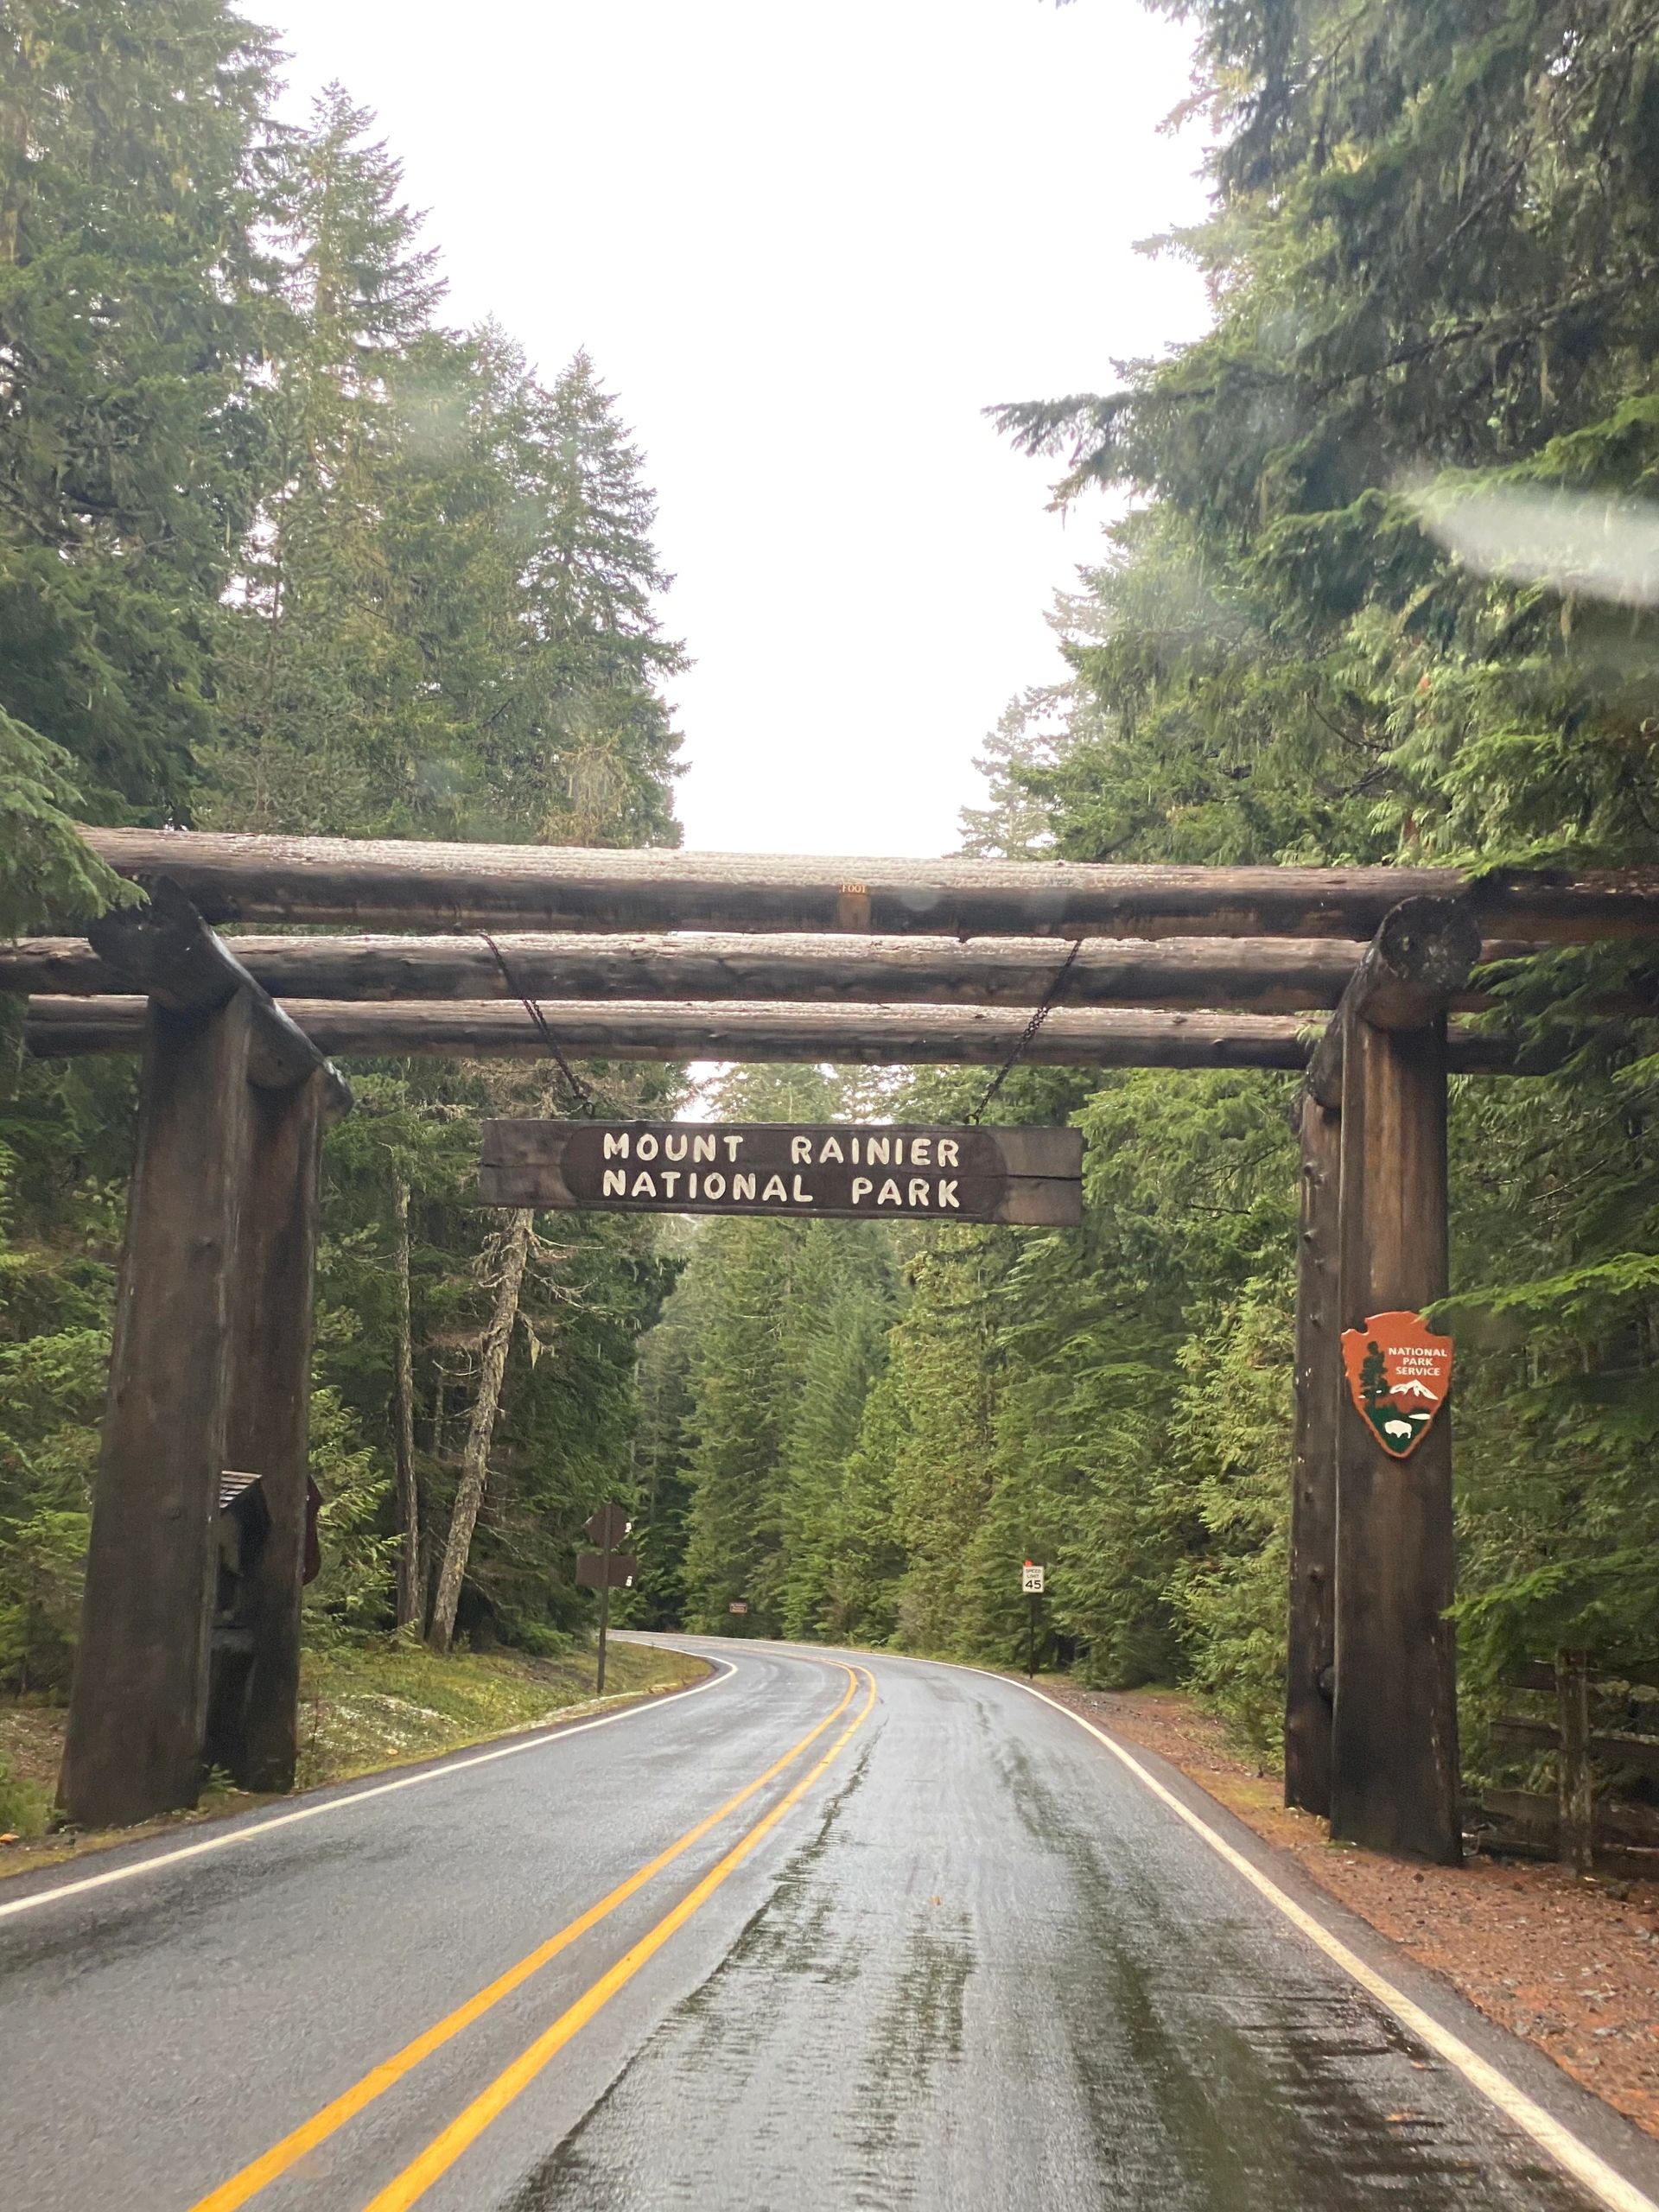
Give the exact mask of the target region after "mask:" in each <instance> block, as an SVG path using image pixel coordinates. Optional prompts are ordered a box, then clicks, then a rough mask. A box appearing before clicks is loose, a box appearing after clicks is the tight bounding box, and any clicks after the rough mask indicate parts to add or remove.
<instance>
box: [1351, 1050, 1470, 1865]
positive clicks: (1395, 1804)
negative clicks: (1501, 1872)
mask: <svg viewBox="0 0 1659 2212" xmlns="http://www.w3.org/2000/svg"><path fill="white" fill-rule="evenodd" d="M1343 1022H1344V1032H1345V1034H1344V1046H1343V1052H1344V1065H1343V1107H1342V1188H1341V1210H1342V1211H1341V1226H1340V1232H1339V1249H1340V1258H1339V1273H1338V1280H1339V1284H1340V1291H1339V1297H1340V1307H1339V1314H1340V1320H1341V1325H1342V1326H1343V1327H1344V1329H1348V1328H1358V1327H1361V1326H1363V1324H1364V1322H1365V1320H1366V1319H1367V1317H1368V1316H1369V1315H1370V1314H1372V1313H1389V1312H1395V1311H1399V1310H1405V1311H1409V1312H1413V1313H1416V1312H1420V1311H1421V1308H1422V1307H1424V1306H1427V1305H1430V1304H1432V1303H1433V1300H1436V1299H1440V1298H1443V1297H1444V1296H1445V1295H1446V1035H1445V1025H1444V1023H1443V1022H1438V1023H1435V1024H1433V1026H1431V1027H1427V1028H1422V1029H1414V1030H1394V1031H1390V1030H1385V1029H1378V1028H1375V1027H1373V1026H1372V1025H1371V1024H1370V1022H1369V1021H1367V1020H1364V1018H1363V1015H1361V1014H1357V1012H1356V1011H1355V1010H1354V1009H1353V1007H1351V1006H1349V1007H1344V1014H1343ZM1337 1433H1338V1446H1337V1587H1336V1698H1335V1707H1334V1711H1333V1713H1332V1769H1331V1830H1332V1834H1333V1835H1334V1836H1337V1837H1338V1838H1340V1839H1342V1840H1344V1841H1348V1842H1352V1843H1361V1844H1364V1845H1365V1846H1366V1847H1368V1848H1369V1849H1370V1850H1373V1851H1386V1852H1392V1853H1402V1852H1403V1853H1413V1854H1415V1855H1416V1856H1418V1857H1421V1858H1425V1859H1435V1860H1438V1861H1440V1863H1441V1864H1443V1865H1447V1866H1453V1865H1456V1864H1457V1862H1458V1860H1459V1857H1460V1856H1461V1822H1460V1818H1459V1815H1460V1804H1459V1762H1458V1706H1457V1638H1456V1633H1455V1630H1453V1627H1452V1624H1451V1622H1449V1621H1448V1620H1447V1619H1446V1610H1447V1608H1448V1607H1449V1606H1450V1605H1451V1604H1452V1600H1453V1599H1454V1598H1455V1597H1456V1595H1457V1572H1456V1558H1455V1552H1454V1547H1453V1538H1452V1425H1451V1414H1450V1409H1449V1408H1446V1409H1445V1410H1443V1411H1442V1412H1441V1414H1440V1418H1439V1419H1438V1420H1437V1421H1435V1422H1434V1423H1433V1427H1431V1428H1430V1429H1429V1431H1428V1433H1427V1435H1426V1436H1425V1437H1424V1438H1423V1440H1422V1441H1421V1443H1420V1444H1419V1445H1418V1446H1417V1447H1416V1449H1415V1450H1414V1452H1412V1454H1411V1457H1410V1458H1409V1459H1394V1458H1392V1457H1391V1456H1390V1455H1389V1453H1388V1452H1385V1451H1384V1450H1383V1446H1382V1444H1381V1442H1380V1441H1379V1440H1378V1439H1377V1438H1376V1435H1375V1434H1374V1433H1373V1431H1372V1429H1371V1426H1370V1422H1369V1421H1365V1420H1364V1419H1363V1417H1362V1416H1361V1415H1360V1414H1359V1413H1358V1412H1357V1410H1356V1409H1355V1407H1354V1405H1353V1402H1352V1400H1351V1397H1350V1395H1349V1393H1348V1391H1347V1389H1346V1387H1345V1385H1344V1389H1343V1392H1342V1397H1341V1402H1340V1404H1339V1411H1338V1431H1337Z"/></svg>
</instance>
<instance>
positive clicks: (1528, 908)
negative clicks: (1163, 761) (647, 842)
mask: <svg viewBox="0 0 1659 2212" xmlns="http://www.w3.org/2000/svg"><path fill="white" fill-rule="evenodd" d="M83 834H84V835H85V836H86V842H87V844H88V845H89V846H90V847H91V848H92V851H93V852H95V853H96V854H97V855H99V858H100V859H102V860H104V861H107V862H108V864H109V865H110V866H111V868H115V869H116V870H118V873H120V874H123V875H125V876H129V877H130V878H132V879H133V880H136V881H138V882H142V883H148V882H149V880H151V879H152V878H154V877H156V876H158V875H166V876H170V877H171V878H172V879H173V880H175V882H177V883H178V884H179V885H180V887H181V888H182V889H183V890H184V891H185V893H187V894H188V896H189V897H190V899H193V900H194V903H195V905H196V906H197V907H198V909H199V910H200V912H201V913H202V914H203V915H204V916H205V917H206V918H207V919H208V920H209V921H210V922H244V923H259V922H303V923H308V924H313V925H334V926H338V927H346V928H350V927H353V926H356V927H362V926H365V925H380V926H382V927H386V926H391V927H402V928H410V929H426V930H430V929H433V928H443V929H451V930H480V929H488V930H493V931H495V930H502V929H507V930H512V929H526V928H531V929H544V930H549V929H550V930H582V931H587V930H617V929H645V930H737V931H775V930H782V931H789V930H814V931H819V930H822V931H838V932H842V933H847V934H851V935H855V936H857V935H870V934H876V935H885V936H906V937H909V936H917V935H920V936H931V937H959V938H969V937H981V936H992V935H995V936H1005V937H1006V936H1014V937H1058V938H1065V937H1080V936H1083V937H1095V936H1104V937H1137V938H1170V937H1178V938H1179V937H1195V936H1203V937H1297V938H1328V937H1345V938H1352V939H1356V940H1363V939H1366V938H1370V936H1371V935H1372V934H1373V933H1374V932H1375V931H1376V929H1377V927H1378V925H1380V924H1381V922H1382V921H1383V917H1384V916H1385V915H1386V914H1387V913H1388V912H1389V911H1390V910H1391V909H1392V908H1394V907H1395V906H1398V905H1399V904H1400V903H1401V901H1402V899H1409V898H1414V897H1433V898H1442V899H1465V900H1466V901H1467V902H1468V904H1469V905H1470V906H1471V911H1472V912H1474V913H1475V915H1476V917H1477V918H1478V920H1479V922H1480V924H1481V925H1482V927H1483V929H1484V931H1485V932H1486V934H1487V935H1489V936H1492V937H1510V938H1539V939H1544V940H1548V941H1549V942H1552V943H1556V944H1577V943H1583V942H1586V941H1588V940H1591V939H1595V938H1650V937H1653V936H1656V935H1659V874H1655V873H1652V872H1648V873H1626V874H1584V875H1578V876H1568V875H1566V874H1541V873H1509V874H1489V875H1484V876H1480V877H1471V876H1468V875H1465V874H1461V873H1459V871H1457V870H1455V869H1452V868H1276V867H1268V868H1172V867H1137V866H1123V865H1118V864H1098V863H1092V862H1070V861H979V860H961V859H952V860H918V861H906V860H891V859H885V858H877V859H868V858H858V859H821V858H802V857H795V856H785V855H763V854H733V853H688V852H683V851H677V850H667V849H644V850H623V851H585V850H582V849H577V848H572V847H554V846H532V845H477V844H429V843H420V842H413V841H409V842H404V841H390V840H387V841H380V842H374V841H360V840H352V839H347V838H340V837H251V836H221V835H206V834H201V833H198V832H194V831H188V830H154V829H86V831H85V832H84V833H83Z"/></svg>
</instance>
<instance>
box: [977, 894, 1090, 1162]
mask: <svg viewBox="0 0 1659 2212" xmlns="http://www.w3.org/2000/svg"><path fill="white" fill-rule="evenodd" d="M1082 950H1083V939H1082V938H1080V937H1077V938H1072V940H1071V951H1070V952H1068V953H1067V954H1066V956H1065V959H1064V960H1063V961H1062V962H1061V963H1060V967H1059V972H1058V974H1057V975H1056V976H1055V978H1054V980H1053V982H1052V983H1051V984H1050V985H1049V987H1048V989H1047V991H1046V993H1045V994H1044V997H1043V1002H1042V1004H1041V1005H1040V1006H1039V1007H1038V1008H1037V1011H1036V1012H1035V1013H1034V1014H1033V1015H1032V1017H1031V1020H1029V1021H1028V1022H1027V1024H1026V1026H1025V1029H1024V1031H1023V1032H1022V1033H1021V1035H1020V1041H1019V1043H1018V1044H1017V1045H1015V1046H1014V1050H1013V1051H1012V1052H1010V1053H1009V1054H1008V1057H1007V1059H1006V1060H1004V1061H1003V1063H1002V1065H1001V1067H1000V1068H999V1069H998V1070H997V1071H996V1073H995V1075H994V1076H993V1077H991V1080H990V1083H989V1084H988V1087H987V1089H986V1092H985V1096H983V1097H982V1099H981V1100H980V1102H979V1103H978V1105H977V1106H976V1107H975V1109H974V1110H973V1112H972V1113H971V1114H970V1115H969V1116H968V1122H969V1128H972V1126H973V1125H974V1124H975V1123H976V1122H980V1121H982V1120H983V1119H984V1115H985V1109H986V1108H987V1107H988V1105H989V1104H990V1103H991V1101H992V1099H993V1098H995V1096H996V1094H997V1092H998V1091H999V1090H1001V1088H1002V1086H1003V1084H1005V1083H1006V1082H1007V1079H1008V1077H1010V1076H1011V1075H1012V1074H1013V1073H1014V1064H1015V1062H1016V1061H1017V1060H1018V1059H1019V1058H1020V1054H1021V1053H1022V1052H1029V1051H1030V1050H1031V1046H1032V1041H1033V1039H1034V1038H1035V1036H1036V1034H1037V1033H1038V1031H1039V1029H1040V1028H1041V1027H1042V1026H1043V1024H1044V1023H1045V1022H1046V1020H1048V1017H1049V1015H1050V1014H1052V1012H1053V1010H1054V1001H1056V999H1058V997H1059V995H1060V993H1061V992H1062V991H1063V990H1064V989H1065V979H1066V977H1067V976H1069V975H1070V974H1071V968H1072V963H1073V962H1074V961H1075V960H1076V959H1077V955H1078V954H1079V953H1080V952H1081V951H1082Z"/></svg>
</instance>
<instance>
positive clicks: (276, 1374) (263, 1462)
mask: <svg viewBox="0 0 1659 2212" xmlns="http://www.w3.org/2000/svg"><path fill="white" fill-rule="evenodd" d="M330 1094H331V1079H330V1077H329V1074H328V1071H327V1070H326V1069H321V1068H319V1069H317V1070H316V1071H314V1072H313V1073H312V1074H311V1075H309V1076H308V1077H306V1078H305V1080H304V1082H302V1083H300V1084H294V1085H291V1086H290V1087H289V1089H287V1090H254V1091H253V1092H252V1093H251V1100H250V1109H251V1112H250V1122H251V1128H250V1142H249V1150H248V1172H247V1181H246V1188H245V1198H244V1203H243V1209H242V1224H241V1237H240V1243H239V1247H238V1257H237V1278H238V1311H237V1317H236V1329H235V1347H234V1353H233V1358H232V1375H231V1399H230V1420H229V1430H228V1435H227V1440H226V1458H227V1462H228V1464H229V1465H231V1466H232V1467H236V1468H243V1469H246V1470H248V1471H251V1472H256V1473H257V1475H258V1477H259V1480H260V1487H261V1490H262V1491H263V1493H264V1503H265V1509H266V1511H267V1513H268V1514H269V1516H270V1531H269V1534H268V1535H267V1536H266V1538H265V1541H264V1543H263V1544H262V1545H261V1546H260V1548H259V1551H258V1554H257V1558H256V1559H255V1560H254V1561H253V1562H252V1566H251V1574H250V1582H251V1586H250V1588H249V1589H248V1591H247V1592H246V1593H245V1605H244V1612H245V1634H246V1636H247V1639H248V1649H247V1650H246V1652H245V1653H244V1652H240V1651H236V1652H226V1655H225V1658H224V1664H225V1667H226V1673H227V1675H228V1676H229V1677H230V1681H229V1684H228V1685H227V1687H228V1688H230V1690H231V1693H232V1694H229V1695H227V1696H226V1697H224V1698H216V1699H215V1727H214V1734H213V1740H212V1741H211V1742H210V1743H209V1744H208V1745H207V1757H208V1759H209V1762H210V1764H213V1765H215V1766H223V1767H225V1768H226V1770H228V1771H229V1773H230V1774H231V1776H232V1778H233V1779H234V1780H235V1781H237V1782H238V1783H240V1784H241V1786H242V1787H243V1788H244V1789H292V1788H293V1786H294V1767H295V1761H296V1756H297V1751H298V1736H297V1730H298V1719H299V1695H300V1599H301V1594H302V1580H303V1573H304V1554H305V1497H306V1483H307V1480H308V1474H309V1467H310V1449H309V1436H310V1405H311V1317H312V1305H313V1284H314V1277H315V1263H316V1249H317V1202H318V1190H319V1183H320V1179H321V1156H322V1134H323V1128H324V1125H325V1122H326V1121H327V1117H328V1113H329V1109H330V1105H331V1095H330Z"/></svg>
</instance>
